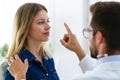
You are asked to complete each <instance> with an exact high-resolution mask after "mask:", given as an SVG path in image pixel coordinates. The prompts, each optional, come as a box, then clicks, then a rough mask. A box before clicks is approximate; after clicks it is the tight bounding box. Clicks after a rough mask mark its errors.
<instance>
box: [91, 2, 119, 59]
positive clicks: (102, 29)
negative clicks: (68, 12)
mask: <svg viewBox="0 0 120 80" xmlns="http://www.w3.org/2000/svg"><path fill="white" fill-rule="evenodd" d="M90 12H91V13H92V19H91V22H90V26H91V28H92V30H93V32H92V38H91V39H90V43H91V45H90V48H91V51H92V54H93V56H94V57H96V55H98V54H105V53H108V55H111V53H112V52H115V51H118V50H119V51H120V2H97V3H95V4H93V5H92V6H91V7H90Z"/></svg>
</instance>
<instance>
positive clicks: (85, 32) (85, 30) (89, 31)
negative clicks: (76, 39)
mask: <svg viewBox="0 0 120 80" xmlns="http://www.w3.org/2000/svg"><path fill="white" fill-rule="evenodd" d="M82 32H83V36H84V37H85V38H86V39H89V37H90V33H91V32H93V30H92V29H89V28H84V29H83V31H82Z"/></svg>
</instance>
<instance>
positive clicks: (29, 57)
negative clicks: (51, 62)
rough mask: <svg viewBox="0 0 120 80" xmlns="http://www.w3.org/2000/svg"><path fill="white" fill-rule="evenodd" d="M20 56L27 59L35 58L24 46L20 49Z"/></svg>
mask: <svg viewBox="0 0 120 80" xmlns="http://www.w3.org/2000/svg"><path fill="white" fill-rule="evenodd" d="M20 56H22V57H24V59H28V61H32V60H34V59H35V56H34V55H33V54H32V53H31V52H30V51H29V50H28V49H26V48H23V49H22V51H21V53H20Z"/></svg>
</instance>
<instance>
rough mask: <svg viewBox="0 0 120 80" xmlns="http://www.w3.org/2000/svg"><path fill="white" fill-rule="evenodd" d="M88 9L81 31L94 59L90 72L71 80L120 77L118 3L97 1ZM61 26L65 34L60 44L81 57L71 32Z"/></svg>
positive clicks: (82, 56)
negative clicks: (87, 41) (85, 26)
mask: <svg viewBox="0 0 120 80" xmlns="http://www.w3.org/2000/svg"><path fill="white" fill-rule="evenodd" d="M90 11H91V13H92V19H91V22H90V26H89V27H88V28H86V29H83V34H84V37H85V38H87V39H89V41H90V51H91V56H92V57H93V58H97V59H98V60H97V61H96V66H95V68H94V69H93V70H92V71H87V72H86V73H85V74H84V75H83V76H81V77H78V78H77V79H75V80H120V36H119V34H120V2H97V3H95V4H93V5H92V6H91V7H90ZM65 27H66V29H67V32H68V34H65V35H64V37H63V39H62V40H61V43H62V45H63V46H65V47H66V48H68V49H69V50H72V51H74V52H75V53H76V54H77V56H78V58H79V59H80V60H82V59H84V58H85V57H86V55H85V53H84V51H83V50H82V49H81V47H80V45H79V44H78V41H77V39H76V37H75V35H74V34H73V33H72V32H71V30H70V29H69V27H68V25H67V24H65ZM71 45H72V46H71ZM91 64H92V63H91Z"/></svg>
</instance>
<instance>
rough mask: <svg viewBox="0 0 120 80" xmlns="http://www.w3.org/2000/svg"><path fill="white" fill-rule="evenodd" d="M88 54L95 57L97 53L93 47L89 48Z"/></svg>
mask: <svg viewBox="0 0 120 80" xmlns="http://www.w3.org/2000/svg"><path fill="white" fill-rule="evenodd" d="M90 55H91V57H92V58H95V59H97V55H98V52H97V50H96V49H94V50H93V49H91V48H90Z"/></svg>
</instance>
